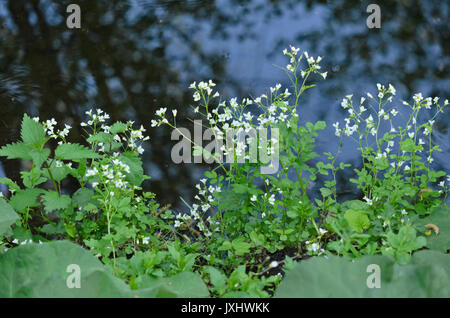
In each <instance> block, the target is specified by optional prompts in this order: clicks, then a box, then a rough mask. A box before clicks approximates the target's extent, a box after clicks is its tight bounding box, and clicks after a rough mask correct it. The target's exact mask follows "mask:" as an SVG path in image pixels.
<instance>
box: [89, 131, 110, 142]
mask: <svg viewBox="0 0 450 318" xmlns="http://www.w3.org/2000/svg"><path fill="white" fill-rule="evenodd" d="M112 139H113V136H112V135H111V134H108V133H105V132H99V133H96V134H95V135H92V136H90V137H89V138H88V139H87V142H89V143H93V142H102V143H104V144H106V143H108V142H111V140H112Z"/></svg>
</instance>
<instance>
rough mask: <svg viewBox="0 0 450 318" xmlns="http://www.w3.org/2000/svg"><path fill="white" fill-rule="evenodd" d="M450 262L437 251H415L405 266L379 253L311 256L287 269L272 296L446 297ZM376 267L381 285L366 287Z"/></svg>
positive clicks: (449, 288)
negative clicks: (349, 257)
mask: <svg viewBox="0 0 450 318" xmlns="http://www.w3.org/2000/svg"><path fill="white" fill-rule="evenodd" d="M449 264H450V255H448V254H442V253H439V252H436V251H419V252H416V253H415V254H414V255H413V257H412V262H411V264H408V265H400V264H395V263H394V261H393V259H392V258H390V257H387V256H381V255H376V256H373V255H372V256H364V257H361V258H359V259H356V260H354V261H353V262H352V261H351V260H350V259H347V258H344V257H339V256H335V255H331V256H328V257H327V258H325V257H312V258H310V259H308V260H305V261H301V262H299V263H297V264H296V265H295V266H294V267H293V268H292V269H291V270H289V271H288V272H287V274H286V276H285V278H284V279H283V281H281V283H280V285H279V286H278V289H277V291H276V292H275V297H281V298H283V297H286V298H300V297H314V298H315V297H323V298H325V297H327V298H328V297H330V298H341V297H343V298H348V297H352V298H353V297H407V298H417V297H419V298H420V297H449V296H450V266H449ZM374 265H375V266H374ZM374 268H375V269H374ZM376 268H378V269H379V273H380V275H379V282H380V288H369V284H370V283H373V282H375V281H376V277H375V275H376V274H375V273H376ZM368 283H369V284H368Z"/></svg>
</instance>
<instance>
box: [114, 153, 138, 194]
mask: <svg viewBox="0 0 450 318" xmlns="http://www.w3.org/2000/svg"><path fill="white" fill-rule="evenodd" d="M119 159H120V161H122V162H123V163H125V164H126V165H128V167H130V173H126V180H127V181H128V182H130V183H131V184H133V185H135V186H140V185H141V183H142V181H144V169H143V168H142V160H141V158H139V156H138V155H137V154H136V153H134V152H124V153H123V154H121V155H120V157H119Z"/></svg>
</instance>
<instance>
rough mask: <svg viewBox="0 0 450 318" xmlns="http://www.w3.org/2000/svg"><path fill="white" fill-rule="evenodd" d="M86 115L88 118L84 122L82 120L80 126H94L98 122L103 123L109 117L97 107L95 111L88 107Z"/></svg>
mask: <svg viewBox="0 0 450 318" xmlns="http://www.w3.org/2000/svg"><path fill="white" fill-rule="evenodd" d="M86 115H88V116H89V118H90V119H89V120H88V121H87V122H86V123H85V122H82V123H81V126H82V127H86V126H96V125H97V124H98V123H104V122H106V120H108V119H109V118H110V117H109V115H108V114H107V113H105V112H104V111H103V110H101V109H100V108H98V109H97V111H96V112H95V111H93V110H92V109H90V110H88V111H86Z"/></svg>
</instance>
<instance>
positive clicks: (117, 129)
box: [109, 121, 128, 135]
mask: <svg viewBox="0 0 450 318" xmlns="http://www.w3.org/2000/svg"><path fill="white" fill-rule="evenodd" d="M127 129H128V126H127V124H124V123H122V122H119V121H118V122H116V123H114V124H113V125H112V126H111V127H110V128H109V131H110V132H111V134H113V135H115V134H118V133H123V132H125V131H127Z"/></svg>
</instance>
